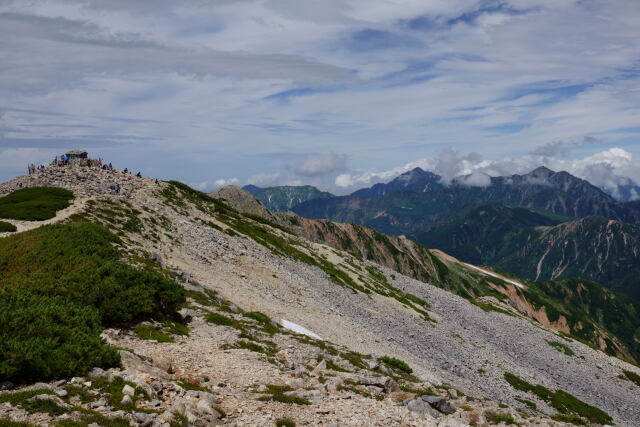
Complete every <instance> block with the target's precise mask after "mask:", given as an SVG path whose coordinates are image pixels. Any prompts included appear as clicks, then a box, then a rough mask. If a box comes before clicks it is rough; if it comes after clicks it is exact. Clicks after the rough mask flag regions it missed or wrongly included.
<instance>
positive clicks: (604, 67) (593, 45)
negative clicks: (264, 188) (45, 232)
mask: <svg viewBox="0 0 640 427" xmlns="http://www.w3.org/2000/svg"><path fill="white" fill-rule="evenodd" d="M639 40H640V2H638V1H635V0H625V1H623V0H607V1H604V0H603V1H596V0H579V1H578V0H503V1H492V0H394V1H391V0H325V1H322V2H310V1H301V0H215V1H209V2H201V1H180V2H175V1H170V0H153V1H151V0H136V1H135V2H131V1H125V0H83V1H75V0H47V1H39V0H33V1H29V2H25V1H12V0H0V59H1V60H2V67H0V180H3V181H4V180H7V179H10V178H11V177H13V176H15V175H16V174H21V173H24V169H25V167H24V165H26V163H28V162H32V161H33V162H47V161H49V159H50V158H52V157H53V155H55V154H58V153H60V152H62V151H64V150H66V149H69V148H86V149H88V150H90V152H91V154H92V155H94V156H96V157H97V156H100V157H103V158H105V159H108V160H111V161H112V162H113V163H114V164H115V165H116V166H119V167H121V168H124V167H128V168H130V169H133V170H135V171H137V170H141V171H142V172H143V173H144V174H145V175H152V176H158V177H160V178H172V179H180V180H183V181H185V182H188V183H191V184H193V185H195V186H197V187H198V188H201V189H203V190H211V189H214V188H215V187H217V186H219V185H224V184H229V183H235V184H240V185H244V184H247V183H250V182H251V183H254V184H257V185H276V184H302V183H310V184H314V185H318V186H320V187H321V188H323V189H328V190H330V191H334V192H338V193H345V192H349V191H352V190H353V189H355V188H358V187H360V186H363V185H370V184H373V183H374V182H376V181H378V180H386V179H390V178H392V177H393V176H394V175H395V174H397V173H401V172H403V171H405V170H407V169H408V168H410V167H413V166H416V165H419V166H422V167H425V168H430V169H434V170H439V171H440V172H441V173H443V174H444V175H447V176H449V175H455V174H463V173H470V172H472V171H480V172H483V173H488V174H497V173H516V172H517V173H520V172H526V171H527V169H530V168H534V167H536V166H538V165H540V164H543V163H544V164H547V165H549V166H551V167H555V168H562V169H566V170H569V171H570V172H572V173H575V174H577V175H579V176H582V177H585V178H587V179H590V180H592V181H594V183H596V184H597V185H602V186H607V185H614V184H615V183H616V182H618V181H620V180H621V179H623V178H622V177H630V178H633V179H635V180H636V181H640V160H639V158H640V143H639V141H640V119H639V117H640V114H639V113H640V96H639V95H640V41H639ZM443 159H447V161H444V160H443ZM452 159H453V160H455V161H456V162H457V163H456V162H454V163H451V161H450V160H452ZM594 165H596V166H594ZM598 165H599V166H598Z"/></svg>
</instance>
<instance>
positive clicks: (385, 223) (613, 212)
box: [292, 167, 640, 234]
mask: <svg viewBox="0 0 640 427" xmlns="http://www.w3.org/2000/svg"><path fill="white" fill-rule="evenodd" d="M486 178H487V182H486V183H483V184H487V185H483V186H474V185H471V183H470V181H467V180H466V179H465V178H460V179H458V180H457V181H454V182H453V183H452V184H451V185H449V186H443V185H441V184H439V181H438V180H437V179H438V178H437V175H434V174H431V173H428V172H425V171H422V170H421V169H419V168H417V169H415V170H413V171H410V172H407V173H405V174H403V175H400V176H399V177H398V178H396V179H395V180H393V181H391V182H390V183H388V184H378V185H377V186H374V187H372V188H371V189H367V190H360V191H358V192H356V193H353V194H351V195H349V196H342V197H335V198H331V199H323V200H311V201H308V202H305V203H301V204H299V205H298V206H295V207H293V209H292V210H293V211H294V212H296V213H298V214H300V215H302V216H304V217H306V218H316V219H317V218H324V219H330V220H332V221H338V222H354V223H356V224H361V225H367V226H370V227H373V228H375V229H376V230H378V231H380V232H383V233H387V234H411V233H416V232H420V231H422V230H425V229H427V228H428V227H430V226H433V225H435V224H438V223H439V222H441V221H443V220H444V219H445V218H446V217H447V216H448V215H449V214H451V213H452V212H456V211H457V210H459V209H462V208H463V207H465V206H468V205H469V204H471V203H477V202H479V201H480V202H490V203H495V202H501V203H505V204H508V205H512V206H522V207H528V208H535V209H540V210H545V211H548V212H552V213H555V214H558V215H563V216H569V217H584V216H591V215H599V216H603V217H605V218H610V219H614V220H620V221H623V222H629V223H638V222H640V211H639V210H637V209H635V207H634V205H631V204H628V203H620V202H617V201H616V200H615V199H613V198H612V197H611V196H609V195H608V194H606V193H605V192H604V191H602V190H600V189H599V188H597V187H595V186H593V185H591V184H589V183H588V182H587V181H584V180H582V179H579V178H576V177H574V176H572V175H570V174H568V173H567V172H553V171H551V170H549V169H547V168H545V167H540V168H538V169H535V170H534V171H532V172H530V173H528V174H525V175H512V176H508V177H491V178H490V179H489V177H486Z"/></svg>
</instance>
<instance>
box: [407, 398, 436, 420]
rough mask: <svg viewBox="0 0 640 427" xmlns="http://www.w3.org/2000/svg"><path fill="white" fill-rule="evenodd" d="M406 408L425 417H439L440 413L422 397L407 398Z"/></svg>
mask: <svg viewBox="0 0 640 427" xmlns="http://www.w3.org/2000/svg"><path fill="white" fill-rule="evenodd" d="M406 405H407V409H408V410H410V411H411V412H415V413H417V414H420V415H422V416H423V417H424V418H426V419H434V418H438V417H440V413H438V412H437V411H436V410H434V409H433V408H432V407H431V405H429V404H428V403H427V402H425V401H423V400H422V399H409V400H408V401H407V402H406Z"/></svg>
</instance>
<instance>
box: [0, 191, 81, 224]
mask: <svg viewBox="0 0 640 427" xmlns="http://www.w3.org/2000/svg"><path fill="white" fill-rule="evenodd" d="M72 199H73V193H72V192H71V191H69V190H65V189H63V188H54V187H32V188H24V189H22V190H17V191H14V192H13V193H11V194H8V195H7V196H4V197H0V218H11V219H20V220H26V221H42V220H45V219H50V218H53V217H55V216H56V212H57V211H59V210H61V209H64V208H67V207H69V204H70V203H69V201H70V200H72Z"/></svg>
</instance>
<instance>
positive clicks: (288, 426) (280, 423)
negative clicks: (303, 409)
mask: <svg viewBox="0 0 640 427" xmlns="http://www.w3.org/2000/svg"><path fill="white" fill-rule="evenodd" d="M276 427H296V423H295V421H293V420H292V419H291V418H280V419H278V420H276Z"/></svg>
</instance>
